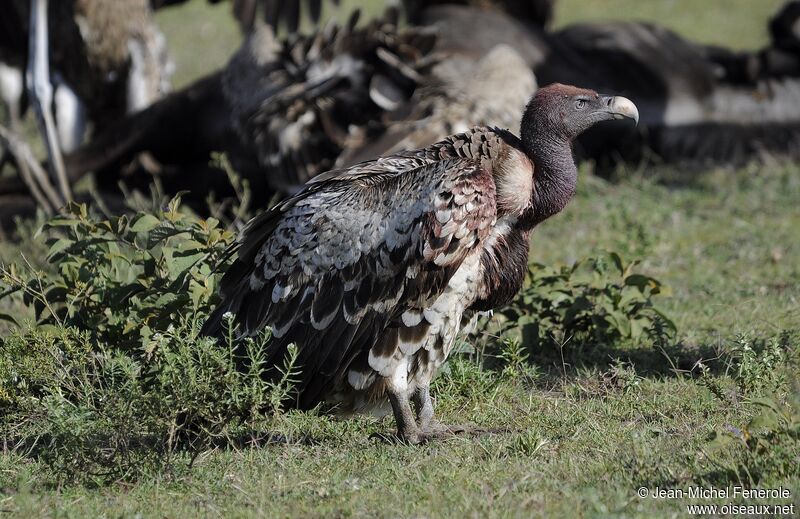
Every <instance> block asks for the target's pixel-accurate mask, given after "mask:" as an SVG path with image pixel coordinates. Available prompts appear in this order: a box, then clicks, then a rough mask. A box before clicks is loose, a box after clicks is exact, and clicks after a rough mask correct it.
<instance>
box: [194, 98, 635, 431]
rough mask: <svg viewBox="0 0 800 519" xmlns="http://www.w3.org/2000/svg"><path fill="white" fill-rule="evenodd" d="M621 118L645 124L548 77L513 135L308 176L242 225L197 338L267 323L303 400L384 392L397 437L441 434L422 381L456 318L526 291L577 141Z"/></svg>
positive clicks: (359, 408) (443, 354) (454, 142)
mask: <svg viewBox="0 0 800 519" xmlns="http://www.w3.org/2000/svg"><path fill="white" fill-rule="evenodd" d="M618 118H632V119H638V111H637V109H636V107H635V106H634V104H633V103H632V102H631V101H629V100H628V99H625V98H622V97H608V96H600V95H598V94H597V93H596V92H594V91H591V90H583V89H578V88H575V87H570V86H564V85H558V84H557V85H551V86H549V87H546V88H543V89H541V90H539V92H537V94H536V95H535V96H534V97H533V99H532V100H531V102H530V103H529V104H528V106H527V107H526V109H525V112H524V115H523V117H522V123H521V132H520V133H521V138H517V137H516V136H514V135H513V134H512V133H510V132H508V131H507V130H500V129H496V128H487V127H478V128H473V129H471V130H469V131H467V132H464V133H460V134H457V135H453V136H450V137H448V138H446V139H444V140H442V141H440V142H438V143H436V144H433V145H430V146H428V147H426V148H422V149H417V150H412V151H405V152H400V153H397V154H394V155H390V156H386V157H382V158H379V159H377V160H374V161H370V162H364V163H361V164H358V165H355V166H353V167H350V168H348V169H343V170H334V171H330V172H328V173H325V174H322V175H319V176H317V177H316V178H314V179H313V180H312V181H311V182H309V183H308V184H306V186H305V187H304V189H302V191H300V192H299V193H297V194H296V195H295V196H292V197H291V198H288V199H286V200H284V201H283V202H281V203H279V204H278V205H276V206H275V207H273V208H272V209H270V210H269V211H267V212H265V213H263V214H261V215H260V216H257V217H256V218H255V219H253V220H252V221H251V222H250V224H249V225H248V227H247V229H246V230H245V231H244V233H243V234H242V236H241V237H240V239H239V242H238V243H239V250H238V258H237V259H236V260H235V262H234V263H233V264H232V265H231V267H230V268H229V270H228V271H227V273H226V274H225V276H224V277H223V279H222V282H221V286H220V294H221V297H222V302H221V303H220V304H219V306H218V307H217V308H216V310H215V311H214V312H213V313H212V315H211V316H210V317H209V320H208V321H207V323H206V325H205V327H204V333H205V334H207V335H212V336H219V335H221V333H222V322H223V316H224V315H225V314H226V313H228V312H230V313H231V314H232V315H233V316H234V323H235V324H236V325H237V326H238V333H240V334H241V335H244V336H250V335H253V334H255V333H257V332H258V331H260V330H262V329H263V328H264V327H265V326H270V327H272V329H273V339H272V342H271V343H270V346H269V351H268V353H269V355H268V359H267V363H268V365H271V366H275V365H276V364H279V363H280V362H281V361H282V359H283V358H284V356H285V354H286V347H287V346H288V345H289V344H291V343H295V344H296V345H297V346H298V350H299V358H298V364H299V366H300V369H301V370H302V371H301V374H300V376H299V383H298V386H297V389H298V393H297V401H296V402H295V404H296V405H297V406H298V407H300V408H310V407H313V406H315V405H316V404H318V403H319V402H321V401H329V402H338V403H339V404H340V405H341V407H342V409H343V410H347V411H355V412H363V411H372V410H374V409H375V408H376V407H378V408H379V407H384V406H385V402H386V400H387V397H388V400H389V402H390V403H391V407H392V410H393V412H394V416H395V419H396V421H397V428H398V434H399V436H400V437H401V438H402V439H403V440H405V441H408V442H411V443H417V442H419V441H422V440H424V439H425V438H427V437H430V436H433V435H436V434H439V433H440V432H441V431H442V430H446V429H442V428H440V427H438V426H434V425H433V422H432V417H433V405H432V402H431V399H430V395H429V391H428V388H429V385H430V382H431V379H432V378H433V377H434V375H435V373H436V371H437V370H438V369H439V367H441V365H442V364H443V363H444V361H445V360H446V359H447V356H448V354H449V353H450V350H451V348H452V347H453V344H454V342H455V339H456V335H457V334H458V333H459V331H460V330H461V328H462V323H464V322H466V321H468V320H469V319H470V317H471V316H472V315H473V314H474V313H475V312H477V311H483V310H489V309H491V308H496V307H498V306H502V305H504V304H506V303H508V302H509V301H510V300H511V298H512V297H513V296H514V295H515V294H516V292H517V291H518V290H519V289H520V287H521V285H522V281H523V277H524V274H525V270H526V266H527V259H528V247H529V244H528V238H529V233H530V231H531V229H532V228H533V227H534V226H535V225H536V224H538V223H539V222H541V221H543V220H545V219H546V218H548V217H550V216H552V215H553V214H555V213H557V212H559V211H560V210H561V209H562V208H563V207H564V206H565V205H566V204H567V202H568V201H569V199H570V197H571V196H572V194H573V192H574V190H575V185H576V181H577V169H576V167H575V163H574V162H573V159H572V141H573V139H575V137H577V136H578V135H579V134H580V133H581V132H583V131H584V130H586V129H587V128H589V127H591V126H593V125H594V124H595V123H597V122H600V121H604V120H609V119H618ZM412 402H413V403H414V405H415V407H416V413H415V412H414V411H413V410H412V407H411V403H412Z"/></svg>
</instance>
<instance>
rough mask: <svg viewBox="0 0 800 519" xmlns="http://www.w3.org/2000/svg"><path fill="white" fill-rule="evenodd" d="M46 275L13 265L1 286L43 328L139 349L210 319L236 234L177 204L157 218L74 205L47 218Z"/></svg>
mask: <svg viewBox="0 0 800 519" xmlns="http://www.w3.org/2000/svg"><path fill="white" fill-rule="evenodd" d="M43 231H44V232H48V234H49V237H48V238H47V245H48V246H49V253H48V261H49V262H50V263H51V264H52V265H53V266H54V267H55V269H56V271H55V272H54V273H50V274H46V273H43V272H38V271H35V270H33V269H31V268H29V267H26V268H20V267H18V266H17V265H15V264H11V265H9V266H8V267H4V268H3V269H2V270H1V271H0V273H1V274H2V277H0V280H1V281H2V282H3V283H5V284H6V285H7V286H8V287H9V289H8V290H7V291H6V292H5V294H4V295H8V294H10V293H12V292H15V291H21V292H22V293H23V296H24V302H25V303H26V304H30V305H32V306H33V307H34V309H35V311H36V316H37V318H38V323H39V324H51V325H58V326H74V327H76V328H78V329H80V330H86V331H88V332H89V333H91V335H92V337H93V339H94V340H96V341H101V342H105V343H108V344H114V345H115V346H117V347H119V348H135V347H137V346H138V345H140V344H141V343H142V341H145V342H147V341H150V338H151V336H152V334H153V333H155V332H158V331H161V332H163V331H166V330H167V328H168V327H169V326H170V325H171V324H174V323H176V322H177V320H178V319H179V318H180V317H181V316H183V315H186V314H187V313H191V314H193V315H195V316H197V317H200V316H202V315H203V314H204V313H207V311H208V308H209V305H210V303H211V302H212V298H213V297H214V286H215V280H216V276H215V275H214V274H215V267H216V266H218V265H219V264H220V263H221V262H222V260H223V259H224V258H225V255H226V249H227V248H228V246H229V245H230V244H231V243H232V242H233V238H234V236H233V233H231V232H230V231H226V230H224V229H220V228H219V222H218V221H217V220H215V219H213V218H209V219H207V220H203V219H200V218H197V217H195V216H192V215H190V214H187V213H185V212H183V211H181V210H180V198H175V199H173V200H171V201H170V202H169V203H168V205H167V207H166V209H164V210H160V211H158V212H157V213H155V214H153V213H148V212H144V211H141V212H138V213H136V214H134V215H133V216H131V217H129V216H127V215H123V216H119V217H114V218H109V219H100V218H96V217H94V216H92V215H90V214H89V212H88V209H87V207H86V205H84V204H74V203H73V204H70V205H69V206H68V207H67V210H66V215H65V216H60V217H57V218H54V219H52V220H50V221H49V222H48V223H47V224H46V225H45V226H44V228H43Z"/></svg>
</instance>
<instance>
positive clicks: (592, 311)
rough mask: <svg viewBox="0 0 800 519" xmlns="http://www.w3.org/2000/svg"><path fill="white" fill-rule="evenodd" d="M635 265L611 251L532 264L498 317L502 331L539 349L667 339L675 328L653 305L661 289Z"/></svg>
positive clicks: (660, 285) (656, 282) (529, 346)
mask: <svg viewBox="0 0 800 519" xmlns="http://www.w3.org/2000/svg"><path fill="white" fill-rule="evenodd" d="M635 265H636V263H635V262H633V263H625V262H624V261H623V259H622V258H621V257H620V255H619V254H616V253H614V252H611V253H606V254H603V255H599V256H597V257H593V258H587V259H584V260H581V261H578V262H577V263H575V264H574V265H572V266H562V267H550V266H546V265H541V264H534V265H532V266H531V267H530V270H529V272H528V276H527V279H526V281H525V285H524V287H523V289H522V291H521V292H520V293H519V295H518V296H517V297H516V299H515V300H514V301H513V302H512V303H511V305H509V307H508V308H506V309H504V310H501V311H500V312H498V314H499V317H500V321H501V327H502V332H503V333H509V332H511V333H515V334H518V335H520V336H521V338H522V341H523V344H524V345H525V346H526V347H528V348H537V349H540V348H553V347H558V346H561V345H563V344H564V343H566V342H572V343H576V342H577V343H594V344H609V343H613V342H615V341H618V340H620V339H629V340H632V341H634V342H638V341H640V340H641V339H642V338H643V337H648V338H651V339H663V338H665V337H669V336H671V335H672V334H674V332H675V325H674V324H673V323H672V321H671V320H670V319H669V318H667V317H666V316H665V315H664V313H663V312H662V311H661V310H659V309H658V307H656V305H655V303H654V298H655V297H656V296H658V295H659V294H662V293H664V292H665V287H664V285H662V284H661V282H659V281H658V280H657V279H654V278H652V277H650V276H646V275H644V274H640V273H637V272H634V267H635Z"/></svg>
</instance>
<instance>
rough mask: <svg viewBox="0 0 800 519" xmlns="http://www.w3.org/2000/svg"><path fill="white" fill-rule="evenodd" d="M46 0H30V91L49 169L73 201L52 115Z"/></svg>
mask: <svg viewBox="0 0 800 519" xmlns="http://www.w3.org/2000/svg"><path fill="white" fill-rule="evenodd" d="M48 52H49V47H48V32H47V0H31V19H30V36H29V40H28V94H29V95H30V98H31V106H33V109H34V111H35V112H36V115H37V119H38V120H39V127H40V130H41V132H42V135H43V136H44V140H45V145H46V146H47V153H48V155H49V156H50V172H51V174H52V176H53V177H55V178H56V180H57V181H58V186H59V190H60V191H61V196H62V198H63V199H64V200H66V201H69V200H72V192H71V190H70V186H69V182H68V181H67V174H66V171H65V170H64V161H63V158H62V156H61V148H60V147H59V143H58V134H57V133H56V126H55V120H54V118H53V111H52V110H53V85H52V84H51V83H50V62H49V57H48Z"/></svg>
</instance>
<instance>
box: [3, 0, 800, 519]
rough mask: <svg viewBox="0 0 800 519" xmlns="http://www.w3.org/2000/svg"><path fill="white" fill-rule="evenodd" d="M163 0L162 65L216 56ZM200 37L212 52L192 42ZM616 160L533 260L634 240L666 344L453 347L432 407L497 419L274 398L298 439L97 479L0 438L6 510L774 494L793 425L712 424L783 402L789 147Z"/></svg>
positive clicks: (375, 510)
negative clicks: (726, 441) (176, 468)
mask: <svg viewBox="0 0 800 519" xmlns="http://www.w3.org/2000/svg"><path fill="white" fill-rule="evenodd" d="M772 4H777V2H769V1H766V0H764V1H760V2H747V1H745V2H733V1H725V2H723V1H716V0H714V1H711V0H709V1H708V2H707V3H704V4H703V8H702V9H700V8H698V7H696V5H697V4H694V3H693V4H691V5H694V6H695V7H691V6H690V4H689V3H688V2H682V1H678V0H674V1H669V0H664V1H660V2H656V1H650V2H647V3H644V2H638V1H637V2H633V1H630V0H607V1H603V2H601V1H599V0H593V1H588V2H583V1H581V2H578V1H577V0H562V1H561V3H560V4H559V11H558V24H562V23H566V22H567V21H575V20H578V19H588V18H596V17H601V16H602V17H623V16H624V17H626V18H639V17H644V16H647V17H649V18H651V19H659V20H661V21H663V22H664V23H666V24H668V25H671V26H674V27H680V28H681V32H683V33H684V34H687V35H692V34H695V35H697V34H699V33H700V32H701V29H702V27H710V26H712V24H711V22H710V21H709V20H724V21H721V22H720V27H719V30H715V31H708V32H707V33H703V34H702V37H703V38H706V37H707V38H711V37H713V38H715V39H717V38H718V39H717V40H715V41H717V42H718V43H726V44H733V45H736V46H739V45H741V46H753V47H754V46H758V45H760V44H762V43H763V41H764V35H763V34H762V32H761V27H762V26H763V18H764V16H765V15H766V13H768V12H770V11H772ZM578 6H580V7H581V10H580V11H579V10H578ZM723 6H728V7H727V8H726V9H724V10H723ZM670 7H672V9H669V8H670ZM745 7H747V8H749V9H748V10H745ZM180 9H184V10H174V11H172V10H166V11H164V12H163V14H160V15H159V21H161V22H162V23H163V24H164V26H165V27H166V28H167V30H168V33H169V34H171V35H172V36H171V38H174V40H171V43H174V45H173V48H174V49H175V53H176V56H178V57H179V58H180V61H179V69H178V74H179V81H178V82H179V83H180V82H182V81H188V80H189V79H190V78H191V77H195V76H196V75H197V74H199V73H201V69H202V70H210V69H211V68H213V67H215V66H217V63H216V61H215V60H219V62H220V63H221V62H222V61H224V59H225V56H226V54H227V53H229V52H230V51H231V50H232V49H233V48H234V47H235V42H234V40H235V39H236V36H235V27H234V26H233V25H232V24H230V23H229V22H225V24H226V25H224V26H223V25H218V24H216V22H214V23H211V22H208V21H203V22H200V21H199V20H200V19H201V18H202V17H203V16H205V13H208V12H209V11H207V9H208V8H207V7H205V5H204V3H202V2H194V3H189V5H188V6H186V7H184V8H180ZM216 9H219V10H217V11H212V12H213V13H214V17H215V18H214V19H215V20H223V19H225V11H224V10H225V9H226V8H225V7H224V6H222V7H217V8H216ZM720 12H722V14H723V15H726V16H720V15H719V13H720ZM184 23H186V24H187V25H186V27H185V29H186V31H187V32H185V33H184V34H187V35H191V34H193V33H192V32H191V31H189V30H188V29H189V27H190V25H189V24H195V25H194V26H198V24H199V25H201V26H202V25H203V24H210V25H208V29H207V31H208V32H205V33H201V34H203V36H202V37H197V39H194V38H190V37H189V36H178V33H177V32H173V29H174V30H175V31H177V30H178V28H177V27H178V26H181V25H182V24H184ZM215 39H216V42H215ZM189 40H191V41H192V44H191V45H189V44H181V42H185V41H189ZM212 45H216V46H217V47H216V48H217V50H218V51H219V52H218V53H217V54H214V55H212V54H211V52H210V51H208V49H209V46H212ZM181 56H183V57H181ZM621 177H622V179H621V180H620V181H618V182H615V183H609V182H606V181H603V180H600V179H597V178H596V177H592V176H591V175H590V172H588V171H585V170H584V171H583V172H582V174H581V178H580V183H579V190H578V193H577V195H576V197H575V199H574V200H573V201H572V202H571V204H570V205H569V206H568V207H567V209H566V210H565V211H564V213H562V214H561V215H559V216H557V217H555V218H553V219H551V220H549V221H547V222H545V223H544V224H543V225H542V226H541V227H540V228H539V229H538V230H537V231H536V233H535V234H534V237H533V241H532V252H531V260H532V261H537V262H543V263H548V264H557V263H571V262H573V261H575V260H577V259H579V258H582V257H584V256H587V255H591V254H594V253H596V252H597V251H598V250H601V249H609V250H615V251H619V252H621V253H623V254H624V255H625V256H626V257H628V258H640V259H641V261H642V264H641V266H640V269H641V270H643V271H644V272H645V273H647V274H649V275H652V276H654V277H657V278H659V279H660V280H662V281H664V282H665V283H666V284H668V285H669V286H670V287H671V290H672V295H671V296H670V297H669V298H667V299H666V300H664V301H663V302H662V306H663V307H664V309H665V310H666V311H667V312H668V313H669V314H670V315H671V316H672V317H673V318H674V320H675V321H676V324H677V327H678V330H679V333H678V336H677V337H676V338H675V340H674V341H673V342H671V343H670V344H665V345H663V344H651V343H647V342H645V343H642V344H631V343H629V342H622V341H621V342H618V343H611V344H602V345H598V346H597V347H596V348H595V349H593V350H591V351H585V350H582V349H579V348H573V347H572V346H571V345H570V344H569V343H567V344H566V345H565V346H564V347H563V350H562V351H547V352H542V351H534V352H530V355H531V359H532V360H533V361H534V362H533V363H532V364H525V366H523V367H521V368H520V371H519V372H517V373H510V372H507V371H505V372H503V373H500V372H497V371H492V370H485V369H480V368H479V367H478V366H477V365H476V364H474V363H472V362H470V361H468V360H466V359H465V358H457V359H455V360H454V361H453V362H451V363H450V365H449V370H448V371H447V372H446V373H444V374H442V375H441V376H440V377H439V378H438V379H437V382H436V388H435V394H436V396H437V399H438V400H437V413H438V414H439V417H440V418H441V419H442V420H443V421H444V422H446V423H464V422H471V423H475V424H479V425H482V426H485V427H491V428H499V429H502V430H503V432H499V433H497V434H493V435H487V436H482V437H479V438H469V437H456V438H454V439H452V440H448V441H441V442H435V443H431V444H428V445H424V446H421V447H407V446H402V445H389V444H384V443H381V442H377V441H375V440H371V439H369V436H370V434H371V433H373V432H382V431H386V430H388V429H390V428H391V427H392V426H393V425H392V423H391V421H390V420H388V419H384V420H381V421H378V420H375V419H371V418H364V417H361V418H356V419H353V420H348V421H336V420H333V419H331V418H329V417H327V416H318V415H315V414H313V413H312V414H304V413H290V414H289V415H287V416H285V417H284V418H283V419H282V420H283V421H282V422H281V423H279V424H278V425H277V427H278V428H279V429H282V430H292V431H302V432H304V433H305V434H307V435H308V436H310V438H311V439H312V441H311V442H310V444H308V443H292V442H290V443H288V444H277V445H270V446H264V447H259V448H228V449H216V450H211V451H208V452H206V453H204V454H203V455H201V456H200V457H199V458H198V459H197V460H196V461H195V465H194V468H193V470H192V471H191V472H189V473H185V474H167V473H153V474H151V475H150V476H148V477H145V478H143V479H142V480H140V481H139V482H137V483H133V484H130V483H118V484H114V485H109V486H105V487H101V488H89V487H85V486H80V485H67V486H59V484H58V480H57V478H55V476H54V475H53V473H52V472H51V471H50V469H49V468H48V467H47V466H46V465H45V464H43V463H42V462H39V461H36V460H33V459H31V458H23V457H20V456H19V455H17V454H12V453H7V454H2V455H0V511H2V512H7V513H8V514H9V516H15V517H86V516H119V517H133V516H137V515H141V516H163V517H186V516H208V517H215V516H224V517H251V516H267V517H285V516H310V517H323V516H324V517H329V516H342V517H376V516H377V517H398V516H399V517H418V516H425V517H427V516H435V517H463V516H475V517H485V516H493V517H531V516H543V517H573V516H574V517H604V516H609V515H614V516H622V517H653V516H673V517H677V516H683V515H686V510H685V505H686V504H687V503H689V502H694V503H700V504H707V503H714V502H716V503H718V504H723V503H725V502H726V500H722V501H713V500H712V501H705V500H700V501H685V500H668V499H649V498H648V499H641V498H639V497H637V495H636V491H637V489H638V488H639V487H641V486H646V487H648V488H655V487H656V486H660V487H662V488H686V487H688V486H691V485H694V484H701V485H705V486H708V485H714V486H717V487H720V486H721V487H724V486H727V485H735V484H739V483H743V484H745V485H754V486H757V487H760V488H775V487H777V486H779V485H782V486H784V487H785V488H789V489H791V490H792V499H790V500H789V501H780V500H767V501H763V500H762V501H756V502H758V503H759V504H766V503H772V504H776V503H786V502H794V503H795V504H796V506H797V505H798V503H800V497H798V491H800V485H798V483H800V476H798V472H797V469H796V468H795V469H794V470H793V471H791V470H790V471H789V472H788V473H786V472H781V471H780V470H779V469H778V468H777V467H779V466H780V463H779V462H785V463H788V464H790V465H792V464H793V465H792V466H794V467H797V464H798V462H799V461H800V447H798V444H797V442H796V441H795V442H794V443H793V442H792V441H791V440H790V439H786V438H787V437H784V436H780V435H777V436H776V437H777V438H779V439H780V438H783V440H781V442H782V443H781V442H778V441H777V440H776V442H775V443H773V444H771V447H770V448H769V449H767V450H766V451H763V450H758V448H755V447H754V448H750V449H749V448H745V447H744V446H743V445H744V444H743V442H740V443H742V445H739V446H738V447H737V446H734V447H729V448H724V449H718V446H717V443H716V441H715V440H714V439H713V438H714V437H715V436H716V437H717V439H719V438H721V437H724V435H725V431H726V430H731V429H730V428H731V427H733V428H735V429H733V430H743V431H745V432H748V431H749V429H748V423H749V422H750V420H751V419H752V418H753V417H754V416H758V415H759V413H760V407H759V406H757V405H755V404H754V403H753V402H754V400H756V399H758V398H769V399H771V400H773V401H775V402H777V403H778V404H780V405H785V404H787V403H788V402H789V401H790V400H791V396H792V394H795V393H796V392H797V386H796V384H797V380H796V374H797V373H798V371H800V358H799V356H798V348H797V342H798V334H797V333H795V334H794V335H792V334H787V335H786V336H785V337H784V339H783V340H782V342H781V343H780V346H776V347H775V348H774V351H777V352H778V353H777V354H776V356H775V357H774V358H773V357H769V356H768V355H767V353H765V352H766V351H768V347H767V346H766V344H768V342H766V341H768V340H769V339H770V338H773V337H776V336H778V335H780V334H781V332H783V331H784V330H795V331H797V330H798V329H800V206H798V204H797V200H798V193H800V165H798V164H775V163H769V164H767V165H764V166H751V167H747V168H744V169H741V170H736V171H733V170H728V169H719V170H712V171H705V172H698V173H696V174H693V175H689V174H687V173H685V172H679V171H675V170H670V169H665V168H657V169H654V170H650V171H646V172H638V171H633V172H623V174H622V175H621ZM20 250H22V251H24V252H25V253H26V256H27V257H29V258H30V259H31V261H32V262H37V261H40V260H39V258H41V254H42V248H41V246H37V245H35V244H34V245H32V244H24V245H23V246H22V248H18V247H16V246H11V245H7V244H3V245H2V247H0V259H2V260H3V261H8V260H9V259H11V258H14V257H18V254H19V252H20ZM741 334H746V335H747V337H749V338H743V336H742V335H741ZM750 352H754V353H750ZM698 361H700V364H698ZM703 366H705V369H704V368H703ZM795 409H796V411H795V413H797V408H795ZM762 422H763V420H762ZM754 430H755V429H754ZM748 434H749V432H748ZM748 449H749V450H748ZM743 468H744V469H747V470H743ZM748 478H751V479H748Z"/></svg>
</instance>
